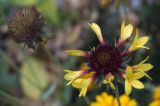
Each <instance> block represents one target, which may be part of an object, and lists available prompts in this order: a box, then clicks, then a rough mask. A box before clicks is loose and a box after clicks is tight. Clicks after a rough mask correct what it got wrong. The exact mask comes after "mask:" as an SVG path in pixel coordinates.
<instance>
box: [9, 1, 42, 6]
mask: <svg viewBox="0 0 160 106" xmlns="http://www.w3.org/2000/svg"><path fill="white" fill-rule="evenodd" d="M38 1H39V0H10V2H11V3H12V4H14V5H18V6H31V5H35V4H36V3H37V2H38Z"/></svg>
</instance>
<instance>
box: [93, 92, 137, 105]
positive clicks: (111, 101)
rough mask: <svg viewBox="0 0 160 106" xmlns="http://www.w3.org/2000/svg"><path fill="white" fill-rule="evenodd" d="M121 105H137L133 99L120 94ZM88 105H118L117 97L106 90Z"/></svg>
mask: <svg viewBox="0 0 160 106" xmlns="http://www.w3.org/2000/svg"><path fill="white" fill-rule="evenodd" d="M120 103H121V106H138V105H137V102H136V101H135V100H134V99H130V97H128V96H127V95H125V94H123V95H121V96H120ZM90 106H118V102H117V99H116V98H115V97H113V96H112V95H109V94H108V93H106V92H103V93H102V94H101V95H98V96H96V102H92V103H91V104H90Z"/></svg>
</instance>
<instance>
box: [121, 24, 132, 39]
mask: <svg viewBox="0 0 160 106" xmlns="http://www.w3.org/2000/svg"><path fill="white" fill-rule="evenodd" d="M132 31H133V26H132V25H131V24H128V25H126V26H125V23H124V22H123V23H122V26H121V36H120V41H121V42H124V41H126V40H127V39H128V38H129V37H130V36H131V34H132Z"/></svg>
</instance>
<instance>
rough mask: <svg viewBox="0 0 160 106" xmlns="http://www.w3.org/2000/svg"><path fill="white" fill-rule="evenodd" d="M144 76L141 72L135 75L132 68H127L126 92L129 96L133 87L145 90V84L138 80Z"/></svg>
mask: <svg viewBox="0 0 160 106" xmlns="http://www.w3.org/2000/svg"><path fill="white" fill-rule="evenodd" d="M143 76H144V74H142V73H141V72H136V73H133V71H132V68H131V67H130V66H127V68H126V76H125V92H126V94H127V95H129V94H130V93H131V91H132V86H133V87H134V88H137V89H142V88H144V85H143V83H142V82H140V81H139V80H138V79H140V78H142V77H143Z"/></svg>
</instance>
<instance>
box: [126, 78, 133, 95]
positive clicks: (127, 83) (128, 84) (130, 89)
mask: <svg viewBox="0 0 160 106" xmlns="http://www.w3.org/2000/svg"><path fill="white" fill-rule="evenodd" d="M131 91H132V86H131V84H130V83H129V81H128V80H127V79H126V80H125V93H126V94H127V95H129V94H130V93H131Z"/></svg>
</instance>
